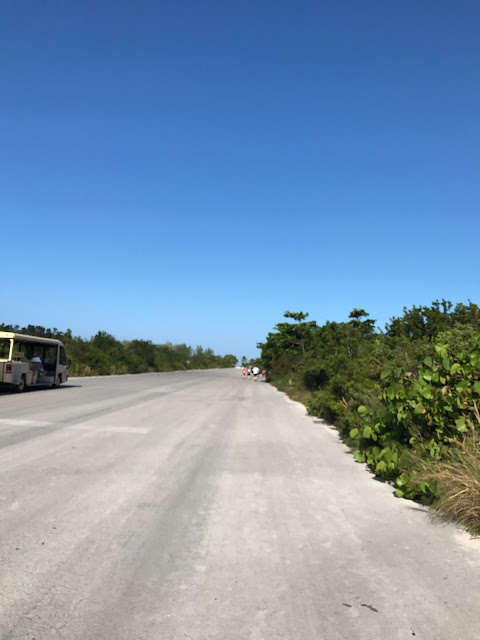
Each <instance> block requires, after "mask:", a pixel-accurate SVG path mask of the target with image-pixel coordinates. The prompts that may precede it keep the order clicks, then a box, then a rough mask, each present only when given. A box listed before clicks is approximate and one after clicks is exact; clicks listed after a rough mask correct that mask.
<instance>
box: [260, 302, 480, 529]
mask: <svg viewBox="0 0 480 640" xmlns="http://www.w3.org/2000/svg"><path fill="white" fill-rule="evenodd" d="M285 317H286V318H287V319H290V320H294V321H295V322H293V323H292V322H282V323H279V324H278V325H276V327H275V330H274V332H272V333H269V334H268V336H267V339H266V341H265V342H264V343H262V344H259V345H258V346H259V347H260V348H261V364H262V366H264V367H265V368H266V369H267V372H268V376H269V379H270V380H271V381H272V382H273V384H275V385H276V386H277V387H278V388H280V389H281V390H283V391H286V392H287V393H288V394H289V395H290V396H291V397H293V398H295V399H297V400H300V401H302V402H304V404H305V405H306V407H307V409H308V411H309V413H310V414H311V415H314V416H318V417H321V418H323V419H325V420H327V421H328V422H330V423H333V424H334V425H335V426H336V427H337V428H338V430H339V431H340V434H341V436H342V437H343V439H344V440H345V441H346V442H347V443H348V444H349V445H350V446H351V447H352V449H353V451H354V456H355V458H356V460H357V461H358V462H362V463H366V464H367V465H368V467H369V468H370V470H371V471H372V472H373V473H374V474H376V475H377V476H379V477H381V478H383V479H385V480H388V481H390V482H392V483H393V484H394V485H395V486H396V490H397V495H398V496H400V497H406V498H412V499H415V500H419V501H421V502H423V503H425V504H431V505H433V507H434V508H436V509H438V510H439V511H440V512H441V513H443V514H445V515H447V516H450V517H452V518H454V519H456V520H457V521H459V522H461V523H462V524H463V525H464V526H466V527H467V528H468V529H469V530H470V531H471V532H474V533H480V445H479V442H480V440H479V438H480V436H479V429H480V414H479V409H478V403H479V401H480V309H479V307H478V306H477V305H476V304H473V303H471V302H469V304H468V305H465V304H457V305H456V306H455V307H453V305H452V303H451V302H448V301H446V300H442V301H441V302H438V301H436V302H434V303H433V304H432V305H431V306H430V307H413V308H412V309H407V308H404V309H403V315H402V316H401V317H399V318H392V319H391V320H390V322H389V323H387V325H386V327H385V331H384V332H380V331H377V330H376V329H375V321H373V320H371V319H370V318H369V316H368V313H367V312H366V311H365V310H363V309H354V310H353V311H352V312H351V313H350V316H349V320H348V321H347V322H342V323H335V322H327V323H326V324H325V325H323V326H318V325H317V324H316V323H315V322H311V321H310V322H307V317H308V314H306V313H303V312H300V313H292V312H286V313H285Z"/></svg>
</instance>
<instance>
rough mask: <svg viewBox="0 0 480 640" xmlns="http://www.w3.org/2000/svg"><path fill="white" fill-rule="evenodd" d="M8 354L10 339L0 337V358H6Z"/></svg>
mask: <svg viewBox="0 0 480 640" xmlns="http://www.w3.org/2000/svg"><path fill="white" fill-rule="evenodd" d="M9 356H10V340H9V339H8V338H0V358H2V359H3V360H8V358H9Z"/></svg>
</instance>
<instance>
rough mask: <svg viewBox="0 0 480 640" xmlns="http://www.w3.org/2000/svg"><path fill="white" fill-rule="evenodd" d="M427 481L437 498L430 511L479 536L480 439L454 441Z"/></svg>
mask: <svg viewBox="0 0 480 640" xmlns="http://www.w3.org/2000/svg"><path fill="white" fill-rule="evenodd" d="M428 476H429V478H428V481H429V482H430V481H433V482H434V483H435V485H436V488H437V495H438V498H437V499H436V500H435V501H434V503H433V505H432V506H433V508H434V509H435V510H436V511H438V512H439V513H441V514H442V515H444V516H446V517H447V518H449V519H452V520H454V521H456V522H458V523H460V524H461V525H463V526H464V527H465V528H466V529H467V531H469V532H470V533H472V534H473V535H476V536H479V535H480V437H479V435H478V433H477V432H473V433H470V434H469V435H467V436H466V437H465V439H464V440H463V442H458V441H457V442H455V444H454V446H452V448H451V450H450V451H449V452H448V454H447V459H446V460H443V461H441V462H437V463H436V464H435V465H432V466H431V467H430V469H429V472H428Z"/></svg>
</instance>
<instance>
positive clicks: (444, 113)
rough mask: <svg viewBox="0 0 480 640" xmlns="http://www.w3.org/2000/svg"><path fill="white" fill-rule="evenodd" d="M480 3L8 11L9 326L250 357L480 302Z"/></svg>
mask: <svg viewBox="0 0 480 640" xmlns="http://www.w3.org/2000/svg"><path fill="white" fill-rule="evenodd" d="M479 23H480V4H479V3H478V2H477V0H462V2H456V1H453V0H451V1H446V0H422V1H418V0H406V1H405V0H402V1H401V2H400V1H395V0H392V1H391V2H385V0H342V1H341V2H339V1H338V0H323V1H319V0H315V1H310V0H303V1H302V0H301V1H297V2H292V1H289V2H286V1H283V0H264V1H262V0H257V1H256V2H254V1H253V0H252V1H250V0H246V1H244V2H224V1H223V2H221V1H209V0H206V1H202V2H199V1H196V2H193V1H191V0H185V1H184V2H182V3H179V2H162V1H160V0H156V1H153V0H152V1H149V0H137V1H136V2H131V1H130V0H128V1H125V0H116V1H115V2H113V0H108V1H107V0H81V1H80V0H70V1H69V2H64V0H45V1H44V2H38V0H22V2H18V1H17V0H9V1H8V0H7V2H5V3H3V6H2V30H3V33H2V38H1V45H0V46H1V50H2V56H1V58H2V100H1V101H0V117H1V121H0V124H1V150H2V153H1V157H0V163H1V165H0V194H1V195H0V205H1V213H0V216H1V219H2V222H3V224H2V229H3V234H2V235H3V243H2V252H1V255H2V262H3V271H2V273H3V276H4V277H2V287H1V289H2V304H1V305H0V321H1V322H12V323H18V324H27V323H32V324H42V325H46V326H56V327H58V328H60V329H66V328H67V327H68V328H71V329H72V331H73V332H74V334H75V335H81V336H87V337H88V336H90V335H92V334H94V333H96V332H97V331H98V330H100V329H102V330H106V331H108V332H109V333H112V334H113V335H115V336H116V337H117V338H119V339H132V338H145V339H151V340H153V341H154V342H165V341H171V342H175V343H177V342H187V343H188V344H192V345H194V346H195V345H197V344H201V345H202V346H204V347H207V346H210V347H212V348H213V349H214V350H215V351H216V352H218V353H227V352H228V353H234V354H236V355H237V356H239V357H241V356H242V355H247V356H251V355H255V354H256V349H255V345H256V343H257V342H258V341H262V340H263V339H264V338H265V336H266V334H267V333H268V331H270V330H271V329H272V327H273V326H274V325H275V324H276V323H277V322H279V321H281V320H282V316H283V313H284V311H285V310H287V309H288V310H293V311H298V310H303V311H308V312H309V313H310V318H311V319H315V320H317V322H319V323H323V322H325V321H326V320H335V321H343V320H345V319H347V317H348V313H349V312H350V310H351V309H352V308H354V307H363V308H365V309H367V311H369V312H370V315H371V316H372V317H373V318H375V319H377V320H378V321H379V324H380V325H381V326H383V324H384V323H385V321H387V320H388V319H389V318H390V317H391V316H393V315H399V314H401V311H402V307H403V306H404V305H406V306H412V305H413V304H429V303H430V302H432V301H433V300H435V299H436V298H446V299H450V300H452V301H453V302H459V301H462V302H467V299H469V298H470V299H472V300H473V301H474V302H477V303H479V302H480V299H479V298H480V296H479V295H478V293H479V275H480V273H479V271H480V269H479V267H480V259H479V248H478V242H479V231H480V216H479V202H480V186H479V185H480V181H479V176H480V162H479V160H480V152H479V149H480V119H479V114H480V83H479V79H480V43H479V39H478V25H479Z"/></svg>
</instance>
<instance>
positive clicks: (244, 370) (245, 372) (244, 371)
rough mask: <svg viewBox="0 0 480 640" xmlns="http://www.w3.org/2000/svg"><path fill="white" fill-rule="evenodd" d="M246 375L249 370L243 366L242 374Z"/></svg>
mask: <svg viewBox="0 0 480 640" xmlns="http://www.w3.org/2000/svg"><path fill="white" fill-rule="evenodd" d="M246 375H247V370H246V369H245V367H243V369H242V376H243V377H244V378H245V376H246Z"/></svg>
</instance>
